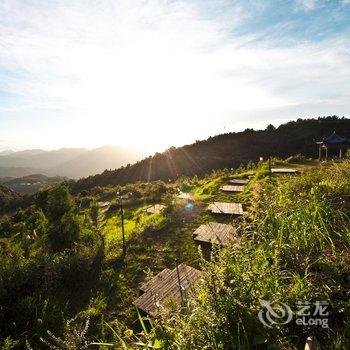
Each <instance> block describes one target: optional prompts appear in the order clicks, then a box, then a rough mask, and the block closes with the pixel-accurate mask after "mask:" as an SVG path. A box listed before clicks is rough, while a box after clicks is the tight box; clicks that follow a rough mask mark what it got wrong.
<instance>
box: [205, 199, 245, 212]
mask: <svg viewBox="0 0 350 350" xmlns="http://www.w3.org/2000/svg"><path fill="white" fill-rule="evenodd" d="M208 210H209V211H210V212H211V213H212V214H222V215H243V207H242V204H241V203H226V202H214V203H212V204H210V205H209V206H208Z"/></svg>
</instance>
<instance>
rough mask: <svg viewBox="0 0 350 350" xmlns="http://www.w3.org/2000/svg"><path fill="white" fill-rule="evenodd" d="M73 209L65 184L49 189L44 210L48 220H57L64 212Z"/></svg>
mask: <svg viewBox="0 0 350 350" xmlns="http://www.w3.org/2000/svg"><path fill="white" fill-rule="evenodd" d="M74 209H75V205H74V202H73V198H72V196H71V194H70V192H69V190H68V187H67V186H65V185H58V186H55V187H53V188H52V189H50V191H49V193H48V198H47V205H46V211H47V215H48V218H49V220H50V221H53V222H55V221H58V220H59V219H60V218H61V217H62V216H63V215H64V214H65V213H67V212H69V211H73V210H74Z"/></svg>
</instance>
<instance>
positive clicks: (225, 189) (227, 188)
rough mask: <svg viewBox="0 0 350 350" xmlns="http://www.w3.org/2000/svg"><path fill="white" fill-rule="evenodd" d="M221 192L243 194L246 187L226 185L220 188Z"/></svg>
mask: <svg viewBox="0 0 350 350" xmlns="http://www.w3.org/2000/svg"><path fill="white" fill-rule="evenodd" d="M220 190H221V191H223V192H242V191H243V190H244V186H236V185H224V186H221V187H220Z"/></svg>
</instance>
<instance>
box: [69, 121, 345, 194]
mask: <svg viewBox="0 0 350 350" xmlns="http://www.w3.org/2000/svg"><path fill="white" fill-rule="evenodd" d="M335 130H336V131H338V132H339V133H340V134H342V135H345V136H350V120H349V119H346V118H337V117H335V116H334V117H325V118H318V119H307V120H302V119H298V120H297V121H291V122H288V123H286V124H282V125H280V126H279V127H278V128H277V129H275V128H274V127H268V128H267V129H266V130H259V131H254V130H252V129H247V130H245V131H243V132H238V133H228V134H223V135H218V136H214V137H210V138H209V139H207V140H204V141H197V142H196V143H194V144H191V145H186V146H183V147H179V148H175V147H173V148H170V149H169V150H167V151H165V152H164V153H161V154H160V153H156V154H155V155H154V156H151V157H148V158H146V159H144V160H142V161H140V162H137V163H136V164H134V165H132V166H127V167H123V168H120V169H117V170H113V171H105V172H104V173H102V174H101V175H96V176H91V177H88V178H86V179H82V180H79V181H78V182H77V183H76V184H74V185H73V188H74V189H75V190H78V191H79V190H83V189H88V188H91V187H94V186H104V185H114V184H125V183H133V182H137V181H154V180H164V181H168V180H169V179H171V180H173V179H176V178H178V177H181V176H192V175H198V176H201V175H204V174H206V173H208V172H211V171H212V170H213V169H219V168H236V167H238V166H239V165H240V164H241V163H244V162H248V161H250V160H253V161H255V160H258V159H259V157H260V156H262V157H264V158H266V157H268V156H269V155H272V156H277V157H282V158H285V157H288V156H290V155H294V154H297V153H301V154H303V155H305V156H308V157H316V156H317V147H316V145H315V143H314V140H320V139H322V138H324V137H326V136H328V135H330V134H331V133H332V132H333V131H335Z"/></svg>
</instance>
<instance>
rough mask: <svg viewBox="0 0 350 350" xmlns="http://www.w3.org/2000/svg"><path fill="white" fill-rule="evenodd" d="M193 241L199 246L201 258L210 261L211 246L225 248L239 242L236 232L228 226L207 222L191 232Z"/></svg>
mask: <svg viewBox="0 0 350 350" xmlns="http://www.w3.org/2000/svg"><path fill="white" fill-rule="evenodd" d="M193 238H194V240H195V241H196V242H197V243H198V244H199V245H200V247H201V249H202V253H203V257H204V258H205V259H206V260H210V257H211V251H212V247H213V245H217V246H219V247H225V246H229V245H232V244H234V243H236V242H238V240H239V236H238V234H237V230H236V229H235V228H234V227H233V226H232V225H230V224H221V223H218V222H208V223H207V224H203V225H201V226H199V227H198V228H197V229H196V230H195V231H194V232H193Z"/></svg>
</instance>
